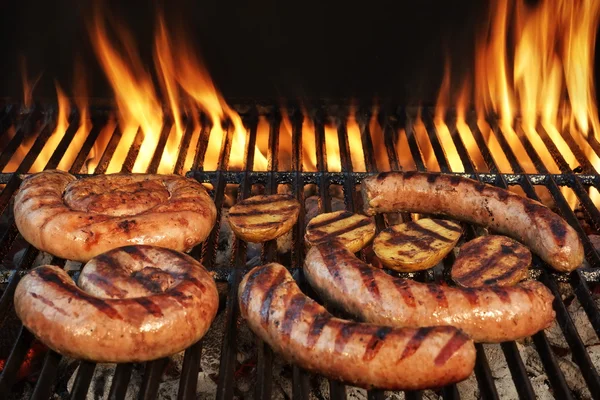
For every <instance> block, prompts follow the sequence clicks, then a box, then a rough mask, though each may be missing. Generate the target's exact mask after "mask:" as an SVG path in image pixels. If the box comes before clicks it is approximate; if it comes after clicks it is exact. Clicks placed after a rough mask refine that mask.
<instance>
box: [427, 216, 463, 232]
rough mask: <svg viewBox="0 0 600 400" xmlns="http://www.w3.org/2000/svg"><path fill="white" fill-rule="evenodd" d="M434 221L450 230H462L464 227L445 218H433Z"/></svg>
mask: <svg viewBox="0 0 600 400" xmlns="http://www.w3.org/2000/svg"><path fill="white" fill-rule="evenodd" d="M432 221H433V222H435V223H436V224H438V225H440V226H442V227H444V228H445V229H447V230H449V231H453V232H462V227H461V226H460V225H457V224H456V223H453V222H450V221H446V220H444V219H432Z"/></svg>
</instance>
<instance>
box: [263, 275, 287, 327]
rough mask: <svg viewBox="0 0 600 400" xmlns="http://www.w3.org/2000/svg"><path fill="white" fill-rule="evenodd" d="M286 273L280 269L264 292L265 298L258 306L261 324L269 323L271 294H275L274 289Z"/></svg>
mask: <svg viewBox="0 0 600 400" xmlns="http://www.w3.org/2000/svg"><path fill="white" fill-rule="evenodd" d="M286 275H287V271H286V270H284V269H282V270H281V271H279V273H278V274H277V276H276V277H275V279H274V280H273V282H271V284H270V286H269V289H268V290H267V292H266V293H265V298H264V300H263V302H262V306H261V308H260V319H261V322H262V324H263V326H265V327H266V326H267V325H268V323H269V316H270V311H271V303H272V302H273V296H274V295H275V290H276V289H277V288H278V287H279V285H281V283H282V282H283V281H284V280H285V277H286Z"/></svg>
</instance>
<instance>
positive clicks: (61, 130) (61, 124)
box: [29, 83, 71, 172]
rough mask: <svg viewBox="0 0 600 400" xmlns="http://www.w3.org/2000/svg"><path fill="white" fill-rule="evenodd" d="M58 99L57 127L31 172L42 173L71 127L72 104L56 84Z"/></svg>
mask: <svg viewBox="0 0 600 400" xmlns="http://www.w3.org/2000/svg"><path fill="white" fill-rule="evenodd" d="M56 97H57V98H58V116H57V118H56V127H55V128H54V131H52V133H51V135H50V137H49V138H48V140H47V141H46V144H45V145H44V148H43V149H42V151H40V154H39V155H38V156H37V158H36V159H35V162H34V163H33V165H32V166H31V168H30V169H29V172H35V171H41V170H43V169H44V167H45V166H46V163H47V162H48V160H50V157H51V156H52V153H53V152H54V150H56V146H58V144H59V143H60V140H61V139H62V138H63V136H64V134H65V132H66V131H67V128H68V126H69V114H70V113H71V104H70V103H69V99H68V98H67V96H66V95H65V93H64V92H63V91H62V89H61V88H60V86H59V85H58V83H56Z"/></svg>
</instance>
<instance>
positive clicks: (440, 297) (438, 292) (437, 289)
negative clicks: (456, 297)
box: [426, 284, 448, 308]
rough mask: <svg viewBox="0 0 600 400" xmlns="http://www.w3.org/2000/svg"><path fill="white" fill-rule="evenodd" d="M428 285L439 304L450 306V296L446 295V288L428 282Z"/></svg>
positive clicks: (445, 306)
mask: <svg viewBox="0 0 600 400" xmlns="http://www.w3.org/2000/svg"><path fill="white" fill-rule="evenodd" d="M426 286H427V290H428V291H429V293H431V294H432V295H433V297H434V298H435V300H436V302H437V303H438V306H440V307H444V308H448V298H447V297H446V293H444V289H443V288H442V287H441V286H440V285H437V284H428V285H426Z"/></svg>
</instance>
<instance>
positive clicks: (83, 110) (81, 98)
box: [58, 63, 92, 171]
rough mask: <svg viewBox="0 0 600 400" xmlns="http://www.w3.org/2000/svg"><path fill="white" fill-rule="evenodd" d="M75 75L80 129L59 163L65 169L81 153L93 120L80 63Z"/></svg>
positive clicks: (69, 166)
mask: <svg viewBox="0 0 600 400" xmlns="http://www.w3.org/2000/svg"><path fill="white" fill-rule="evenodd" d="M74 75H75V84H74V90H75V93H76V95H77V97H76V98H75V104H76V105H77V109H78V110H79V129H77V132H75V136H73V140H71V143H70V144H69V147H68V148H67V151H66V152H65V154H64V155H63V157H62V159H61V160H60V163H59V164H58V169H61V170H65V171H66V170H68V169H69V168H71V165H72V164H73V161H75V158H76V157H77V154H78V153H79V149H81V147H82V146H83V143H84V141H85V139H86V138H87V135H88V133H89V132H90V130H91V129H92V121H91V120H90V115H89V105H88V97H87V87H86V84H85V75H84V72H83V67H82V66H81V64H80V63H76V64H75V74H74Z"/></svg>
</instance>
